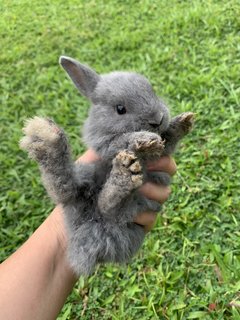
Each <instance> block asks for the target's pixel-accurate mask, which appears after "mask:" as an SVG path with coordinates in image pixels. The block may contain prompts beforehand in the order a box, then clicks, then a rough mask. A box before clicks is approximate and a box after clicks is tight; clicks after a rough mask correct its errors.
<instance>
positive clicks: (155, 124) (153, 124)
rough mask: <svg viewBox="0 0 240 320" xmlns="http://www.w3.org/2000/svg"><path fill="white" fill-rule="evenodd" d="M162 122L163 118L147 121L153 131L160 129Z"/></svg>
mask: <svg viewBox="0 0 240 320" xmlns="http://www.w3.org/2000/svg"><path fill="white" fill-rule="evenodd" d="M162 122H163V117H162V118H161V119H157V120H150V121H148V123H149V124H150V126H151V127H153V128H154V129H157V128H158V127H160V125H161V124H162Z"/></svg>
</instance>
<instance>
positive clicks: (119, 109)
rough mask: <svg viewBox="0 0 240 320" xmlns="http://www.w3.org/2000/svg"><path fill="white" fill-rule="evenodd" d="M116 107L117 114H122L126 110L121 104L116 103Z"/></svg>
mask: <svg viewBox="0 0 240 320" xmlns="http://www.w3.org/2000/svg"><path fill="white" fill-rule="evenodd" d="M116 109H117V113H118V114H124V113H126V112H127V110H126V108H125V107H124V106H122V105H121V104H118V105H117V106H116Z"/></svg>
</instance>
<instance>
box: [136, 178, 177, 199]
mask: <svg viewBox="0 0 240 320" xmlns="http://www.w3.org/2000/svg"><path fill="white" fill-rule="evenodd" d="M139 190H140V192H141V193H142V194H143V195H144V196H145V197H147V198H148V199H151V200H155V201H157V202H159V203H163V202H165V201H166V200H167V199H168V197H169V196H170V193H171V189H170V187H169V186H159V185H157V184H154V183H151V182H146V183H145V184H144V185H142V186H141V188H140V189H139Z"/></svg>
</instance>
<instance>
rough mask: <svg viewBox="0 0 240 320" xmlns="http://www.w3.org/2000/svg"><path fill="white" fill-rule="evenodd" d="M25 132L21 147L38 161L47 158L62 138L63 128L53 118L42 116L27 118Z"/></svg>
mask: <svg viewBox="0 0 240 320" xmlns="http://www.w3.org/2000/svg"><path fill="white" fill-rule="evenodd" d="M23 132H24V134H25V136H24V137H23V138H22V139H21V140H20V147H21V148H22V149H24V150H26V151H28V153H29V156H30V157H31V158H33V159H35V160H38V161H41V160H44V159H46V157H47V155H48V154H51V153H52V149H53V147H54V148H56V147H57V144H58V143H59V141H60V140H61V138H62V130H61V129H59V128H58V127H57V125H56V124H55V123H54V122H53V121H52V120H50V119H45V118H40V117H34V118H32V119H29V120H27V121H26V124H25V127H24V128H23Z"/></svg>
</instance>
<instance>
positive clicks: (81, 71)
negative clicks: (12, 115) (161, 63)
mask: <svg viewBox="0 0 240 320" xmlns="http://www.w3.org/2000/svg"><path fill="white" fill-rule="evenodd" d="M60 64H61V65H62V67H63V68H64V69H65V70H66V72H67V73H68V75H69V77H70V78H71V79H72V81H73V82H74V84H75V85H76V87H77V88H78V90H79V91H80V92H81V93H82V94H83V95H84V96H86V97H87V98H88V99H89V100H90V101H91V104H92V105H91V108H90V111H89V116H88V118H87V120H86V122H85V125H84V134H83V137H84V141H85V143H86V145H87V146H88V147H89V148H92V149H94V150H95V151H96V152H97V153H98V154H99V156H100V157H101V160H98V161H96V162H94V163H90V164H85V163H84V164H83V163H74V162H73V160H72V158H71V154H70V148H69V145H68V141H67V138H66V135H65V133H64V131H63V130H62V129H61V128H59V127H58V126H57V125H56V124H55V123H54V122H53V121H52V120H49V119H45V118H39V117H34V118H33V119H30V120H28V121H27V122H26V125H25V127H24V129H23V131H24V137H23V138H22V140H21V142H20V146H21V147H22V148H23V149H25V150H27V151H28V153H29V156H30V157H31V158H33V159H35V160H36V161H37V162H38V164H39V167H40V171H41V174H42V179H43V183H44V185H45V187H46V189H47V191H48V193H49V195H50V197H51V198H52V199H53V201H54V202H55V203H56V204H61V205H62V207H63V211H64V218H65V223H66V227H67V233H68V258H69V261H70V264H71V266H72V268H73V270H74V271H75V273H76V274H78V275H80V274H83V275H88V274H90V273H91V272H92V271H93V270H94V267H95V265H96V264H97V263H106V262H115V263H123V262H127V261H129V260H130V258H131V257H132V256H133V255H134V254H135V253H136V252H137V250H138V249H139V247H140V246H141V244H142V241H143V239H144V231H143V228H142V227H141V226H139V225H137V224H135V223H133V222H132V221H133V218H134V217H135V216H136V215H137V214H138V213H140V212H143V211H146V210H153V211H158V210H160V208H161V207H160V205H159V203H157V202H155V201H152V200H149V199H147V198H145V197H144V196H142V195H141V194H140V193H139V191H138V188H139V187H140V186H141V185H142V184H143V183H144V182H146V181H154V182H155V183H158V184H165V185H167V184H169V183H170V178H169V176H168V175H167V174H166V173H159V172H156V173H153V172H151V173H148V172H147V171H146V161H148V160H155V159H159V158H160V157H161V156H162V155H166V154H167V155H168V154H172V153H173V152H174V149H175V148H176V145H177V143H178V142H179V141H180V140H181V139H182V138H183V137H184V136H185V135H186V134H187V133H188V132H189V130H190V129H191V126H192V120H193V114H192V113H190V112H187V113H183V114H181V115H179V116H177V117H175V118H173V119H170V115H169V110H168V108H167V106H166V105H165V104H164V103H163V102H162V101H161V100H160V99H159V98H158V97H157V96H156V95H155V93H154V92H153V90H152V87H151V85H150V83H149V82H148V80H147V79H146V78H145V77H143V76H142V75H139V74H137V73H132V72H112V73H110V74H106V75H98V74H97V73H96V72H95V71H94V70H92V69H91V68H90V67H88V66H86V65H83V64H80V63H79V62H77V61H76V60H74V59H72V58H68V57H61V58H60Z"/></svg>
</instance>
